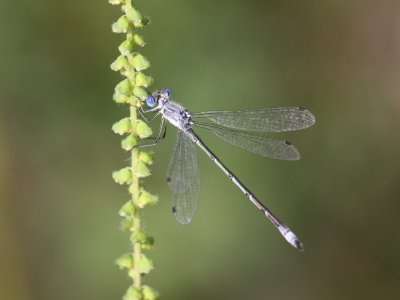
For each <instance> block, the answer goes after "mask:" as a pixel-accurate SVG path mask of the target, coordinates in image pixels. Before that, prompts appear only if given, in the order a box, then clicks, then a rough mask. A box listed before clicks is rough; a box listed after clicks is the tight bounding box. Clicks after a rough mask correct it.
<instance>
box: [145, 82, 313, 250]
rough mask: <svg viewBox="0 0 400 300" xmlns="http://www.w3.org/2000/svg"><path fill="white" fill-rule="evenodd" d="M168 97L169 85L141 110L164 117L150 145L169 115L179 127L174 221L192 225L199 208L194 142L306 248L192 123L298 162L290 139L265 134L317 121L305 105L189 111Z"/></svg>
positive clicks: (171, 173) (172, 175) (172, 169)
mask: <svg viewBox="0 0 400 300" xmlns="http://www.w3.org/2000/svg"><path fill="white" fill-rule="evenodd" d="M170 98H171V91H170V90H169V89H168V88H164V89H162V90H160V91H156V92H154V93H153V94H152V95H150V96H148V97H147V99H146V105H147V106H148V109H143V108H141V112H142V116H143V117H144V119H145V120H146V121H148V122H150V121H151V120H153V119H154V118H156V117H157V116H159V115H161V124H160V130H159V133H158V135H157V137H156V138H155V143H153V144H151V145H154V144H157V143H158V141H159V140H160V139H161V138H163V137H164V136H165V130H166V125H165V124H164V120H165V119H166V120H167V121H168V122H169V123H171V124H172V125H174V126H175V127H177V128H178V134H177V140H176V144H175V149H174V152H173V156H172V159H171V161H170V164H169V169H168V175H167V181H168V185H169V187H170V189H171V190H172V193H173V198H174V200H173V206H172V211H173V214H174V216H175V218H176V220H177V221H178V222H179V223H181V224H188V223H190V222H191V221H192V218H193V216H194V214H195V212H196V208H197V204H198V200H199V191H200V179H199V178H200V177H199V169H198V166H197V159H196V153H195V145H197V146H199V147H200V149H201V150H203V151H204V152H205V153H206V154H207V155H208V157H210V158H211V160H212V161H213V162H214V163H215V164H216V165H217V166H218V167H219V168H220V169H221V170H222V171H223V172H224V173H225V174H226V175H227V176H228V177H229V179H230V180H231V181H232V182H233V183H234V184H235V185H236V186H237V187H238V188H239V189H240V190H241V191H242V192H243V193H244V194H245V196H246V197H247V198H248V199H249V200H250V201H251V202H252V203H253V204H254V205H255V206H256V207H257V208H258V209H259V210H261V211H262V212H263V213H264V214H265V216H266V217H267V218H268V219H269V220H270V221H271V222H272V224H273V225H274V226H275V227H276V228H277V229H278V230H279V232H280V233H281V234H282V236H283V237H284V238H285V239H286V240H287V241H288V242H289V243H290V244H291V245H292V246H293V247H295V248H297V249H299V250H303V244H302V243H301V242H300V240H299V239H298V238H297V236H296V235H295V234H294V233H293V231H291V230H290V229H289V227H287V226H286V225H285V224H284V223H283V222H282V221H280V220H279V219H278V218H277V217H276V216H275V215H274V214H273V213H272V212H271V211H270V210H269V209H268V208H267V207H266V206H265V205H264V204H263V203H262V202H261V201H260V200H258V199H257V198H256V196H254V194H253V193H252V192H251V191H250V190H249V189H248V188H247V187H246V186H245V185H244V184H243V183H241V182H240V180H239V179H238V178H237V177H236V175H234V174H233V172H231V171H230V170H229V169H228V168H227V167H226V166H225V165H224V164H223V163H222V162H221V160H220V159H219V158H218V157H217V156H216V155H215V154H214V153H213V152H212V151H211V150H210V149H209V148H208V147H207V146H206V145H205V144H204V143H203V141H202V140H201V139H200V137H199V136H198V135H197V134H196V133H195V132H194V130H193V127H194V126H197V127H199V128H204V129H208V130H210V131H211V132H212V133H214V134H215V135H216V136H218V137H220V138H221V139H223V140H225V141H227V142H228V143H231V144H233V145H235V146H238V147H240V148H243V149H245V150H248V151H251V152H253V153H256V154H259V155H262V156H265V157H270V158H274V159H283V160H298V159H299V158H300V155H299V152H298V151H297V149H296V148H295V147H294V146H293V145H292V144H291V143H289V142H288V141H285V140H279V139H273V138H269V137H266V136H264V135H263V134H262V133H263V132H284V131H294V130H300V129H304V128H307V127H309V126H311V125H313V124H314V122H315V118H314V116H313V115H312V114H311V112H309V111H308V110H306V109H305V108H302V107H278V108H265V109H256V110H239V111H208V112H200V113H190V112H189V111H187V110H186V109H185V108H184V107H183V106H181V105H180V104H177V103H175V102H172V101H170ZM148 112H155V113H156V114H155V115H154V116H153V117H152V118H151V119H148V118H146V116H145V113H148ZM195 119H207V120H209V121H211V122H198V121H195ZM163 132H164V134H163ZM146 146H149V145H146Z"/></svg>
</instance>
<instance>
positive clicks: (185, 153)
mask: <svg viewBox="0 0 400 300" xmlns="http://www.w3.org/2000/svg"><path fill="white" fill-rule="evenodd" d="M195 147H196V145H195V144H194V143H193V142H192V141H191V139H190V138H189V137H188V136H187V135H186V134H185V133H184V132H183V131H181V130H178V133H177V139H176V144H175V149H174V153H173V156H172V158H171V161H170V164H169V168H168V174H167V181H168V185H169V187H170V189H171V191H172V194H173V198H174V200H173V206H172V211H173V213H174V216H175V218H176V220H177V221H178V222H179V223H181V224H189V223H190V222H191V221H192V219H193V217H194V214H195V213H196V209H197V205H198V202H199V192H200V176H199V168H198V165H197V159H196V149H195Z"/></svg>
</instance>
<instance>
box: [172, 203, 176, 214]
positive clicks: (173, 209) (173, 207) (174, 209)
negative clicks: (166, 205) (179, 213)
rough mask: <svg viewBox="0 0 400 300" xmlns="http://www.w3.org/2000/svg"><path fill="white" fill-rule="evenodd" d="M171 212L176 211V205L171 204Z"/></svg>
mask: <svg viewBox="0 0 400 300" xmlns="http://www.w3.org/2000/svg"><path fill="white" fill-rule="evenodd" d="M172 213H173V214H175V213H176V206H175V205H173V206H172Z"/></svg>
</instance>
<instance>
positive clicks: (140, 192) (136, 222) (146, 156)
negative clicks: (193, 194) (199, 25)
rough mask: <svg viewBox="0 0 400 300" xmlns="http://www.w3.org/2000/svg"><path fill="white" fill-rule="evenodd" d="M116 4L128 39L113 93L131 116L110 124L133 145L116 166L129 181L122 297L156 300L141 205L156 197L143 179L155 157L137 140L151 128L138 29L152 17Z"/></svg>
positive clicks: (123, 0)
mask: <svg viewBox="0 0 400 300" xmlns="http://www.w3.org/2000/svg"><path fill="white" fill-rule="evenodd" d="M109 2H110V3H111V4H113V5H121V8H122V11H123V15H122V16H121V17H120V18H119V19H118V20H117V21H116V22H115V23H114V24H113V25H112V30H113V31H114V32H115V33H124V34H126V39H125V40H124V41H123V42H122V43H121V44H120V45H119V47H118V49H119V51H120V55H119V57H118V58H117V59H116V60H115V61H114V62H113V63H112V64H111V69H112V70H114V71H116V72H120V74H121V75H122V76H123V77H125V78H124V79H123V80H122V81H121V82H120V83H118V84H117V86H116V87H115V92H114V96H113V99H114V101H115V102H117V103H124V104H128V105H129V112H130V115H129V118H123V119H121V120H120V121H118V122H116V123H115V124H114V125H113V127H112V129H113V130H114V132H115V133H116V134H119V135H126V136H125V138H124V139H123V140H122V142H121V146H122V148H123V149H124V150H126V151H130V157H131V164H130V166H128V167H125V168H122V169H120V170H118V171H115V172H113V178H114V180H115V182H117V183H119V184H127V185H129V193H130V199H129V201H128V202H126V203H125V204H124V205H123V206H122V208H121V209H120V212H119V214H120V216H121V217H123V218H124V219H123V220H122V221H121V229H122V230H124V231H129V232H130V234H131V236H130V241H131V252H130V253H126V254H124V255H122V256H121V257H120V258H119V259H117V261H116V264H117V266H118V267H120V268H121V269H127V271H128V275H129V277H131V279H132V285H131V286H130V287H129V288H128V290H127V291H126V293H125V295H124V297H123V299H124V300H154V299H157V298H158V293H157V292H156V291H155V290H153V289H152V288H150V287H149V286H146V285H142V276H143V274H147V273H149V272H150V271H151V270H152V269H153V262H152V261H151V260H150V259H149V258H148V257H146V255H144V253H143V251H142V250H148V249H151V248H152V246H153V242H154V241H153V238H152V237H151V236H148V235H147V234H146V233H144V232H143V231H142V228H141V219H140V217H141V210H142V209H143V208H144V207H145V206H147V205H150V204H155V203H156V202H157V200H158V198H157V197H156V196H154V195H152V194H150V193H149V192H147V191H145V190H144V188H143V186H142V185H141V184H140V183H139V179H140V178H143V177H147V176H149V175H150V170H149V169H148V165H151V163H152V157H151V155H150V153H148V152H146V151H145V150H143V149H141V150H139V148H138V145H139V140H140V139H142V138H146V137H149V136H151V134H152V132H151V128H149V127H148V125H147V124H146V123H145V122H143V121H142V120H140V119H138V115H137V107H138V106H139V105H140V103H138V102H142V103H143V101H144V100H145V99H146V97H147V96H148V95H147V92H146V88H147V87H148V86H149V85H150V84H151V83H152V78H151V77H150V76H148V75H146V74H144V73H143V71H144V70H145V69H147V68H149V66H150V63H149V61H148V60H147V59H146V58H145V57H144V56H143V55H141V54H140V53H139V52H138V51H137V48H138V47H143V46H144V44H145V43H144V40H143V38H142V37H141V36H140V35H138V34H137V32H136V31H137V29H139V28H142V27H144V26H145V25H147V24H148V23H149V18H147V17H144V16H142V15H141V14H140V12H139V11H138V10H137V8H136V7H135V6H133V5H132V1H131V0H109Z"/></svg>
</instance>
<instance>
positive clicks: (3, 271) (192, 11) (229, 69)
mask: <svg viewBox="0 0 400 300" xmlns="http://www.w3.org/2000/svg"><path fill="white" fill-rule="evenodd" d="M136 2H137V4H138V5H139V8H140V11H141V12H142V13H144V14H147V15H149V16H151V18H152V24H151V26H148V27H147V28H146V29H145V30H144V31H143V32H142V34H143V35H144V36H145V39H146V41H147V46H146V47H145V48H144V49H143V50H142V51H141V52H142V53H143V54H144V55H145V56H146V57H148V58H149V59H150V61H151V63H152V67H151V69H149V72H148V73H149V74H151V75H152V76H153V77H154V79H155V83H154V84H153V86H152V88H154V89H156V88H160V87H164V86H168V87H170V88H171V89H172V90H173V93H174V98H175V100H176V101H178V102H180V103H182V104H184V105H185V106H186V107H187V108H189V109H190V110H192V111H203V110H210V109H238V108H261V107H267V106H299V105H301V106H305V107H307V108H309V109H310V110H311V111H312V112H313V113H314V114H315V115H316V118H317V123H316V125H315V126H314V127H312V128H309V129H307V130H304V131H300V132H295V133H290V134H283V135H280V136H282V137H284V138H286V139H289V140H290V141H291V142H293V143H294V144H295V145H297V146H298V148H299V150H300V151H301V153H302V159H301V160H300V161H299V162H285V161H274V160H269V159H264V158H260V157H256V156H254V155H252V154H248V153H246V152H245V151H242V150H240V149H236V148H234V147H233V146H231V145H226V144H225V143H224V142H222V141H219V140H218V139H217V138H215V137H213V136H210V135H209V134H207V133H203V132H202V134H203V136H204V140H205V141H206V142H207V143H208V144H209V145H210V147H211V148H212V149H213V150H214V151H215V152H216V154H217V155H220V156H221V157H222V158H223V160H224V161H225V162H226V164H227V165H228V166H230V167H231V168H232V170H234V171H235V172H237V173H238V174H239V177H240V178H241V179H242V181H243V182H244V183H246V184H247V185H248V186H249V187H250V188H251V189H252V190H253V191H254V193H255V194H256V195H258V196H259V198H260V199H262V200H263V201H264V202H265V203H266V204H268V205H269V207H270V208H271V209H272V210H273V211H275V212H276V214H277V215H278V216H280V217H281V218H282V219H283V220H285V221H286V223H287V224H288V225H289V226H290V227H292V228H293V229H294V231H295V232H296V233H297V234H298V236H299V237H300V238H301V239H302V241H303V242H304V244H305V247H306V250H305V252H303V253H299V252H297V251H296V250H294V249H293V248H291V247H290V246H289V245H288V244H287V243H286V242H285V241H284V240H283V239H282V238H281V236H280V235H279V233H277V231H276V230H275V229H274V228H273V226H271V224H269V222H267V221H266V220H265V219H264V218H263V217H262V215H261V214H260V213H259V212H258V211H257V210H256V209H255V208H254V207H253V206H252V205H251V204H249V203H248V201H247V200H246V199H245V197H244V196H243V195H242V194H241V193H240V191H239V190H238V189H237V188H236V187H235V186H233V185H232V184H231V183H230V182H229V180H227V178H226V177H225V176H224V175H223V174H222V172H220V171H219V170H218V169H217V168H216V167H215V166H214V165H213V164H212V162H210V161H209V160H208V159H207V158H206V157H205V155H203V154H202V153H200V152H198V156H199V164H200V169H201V174H202V177H201V180H202V186H201V204H200V208H199V210H198V213H197V216H196V218H195V220H194V221H193V223H192V224H191V225H190V226H180V225H178V224H177V223H176V222H175V220H174V218H173V216H172V215H171V213H170V206H171V200H172V199H171V193H170V191H169V190H168V187H167V184H166V182H165V173H166V170H167V165H168V159H169V156H170V154H171V151H172V147H173V144H174V140H175V129H172V128H170V129H169V131H168V136H167V139H166V141H164V142H162V143H161V144H160V145H159V146H158V147H157V148H155V149H153V150H154V152H155V162H154V165H153V166H152V172H153V176H151V177H149V178H148V179H146V182H145V185H146V187H147V188H148V189H149V190H150V191H151V192H153V193H155V194H158V195H159V197H160V203H159V204H158V205H157V206H154V207H150V208H147V209H146V211H145V213H144V220H145V221H144V222H145V227H146V230H147V232H148V233H150V234H152V235H153V236H154V237H155V240H156V246H155V249H154V250H152V251H151V252H150V253H149V255H150V256H151V257H152V258H153V259H154V262H155V265H156V269H155V270H154V271H153V272H152V273H151V274H149V275H148V276H147V277H146V278H145V282H146V283H147V284H149V285H151V286H153V287H154V288H156V289H157V290H158V291H159V292H160V293H161V296H162V299H176V300H179V299H278V300H279V299H285V300H286V299H297V300H300V299H308V300H309V299H324V300H329V299H364V300H365V299H400V258H399V256H400V255H399V254H400V232H399V231H400V197H399V195H400V158H399V155H400V138H399V130H400V99H399V97H400V81H399V80H400V3H399V1H385V0H383V1H363V0H359V1H357V0H350V1H340V0H337V1H334V0H332V1H311V0H306V1H294V0H291V1H290V0H286V1H285V0H283V1H281V0H280V1H278V0H276V1H261V0H250V1H249V0H247V1H244V0H230V1H227V0H225V1H224V0H223V1H211V0H203V1H184V0H169V1H136ZM119 15H120V13H119V10H118V8H117V7H113V6H111V5H109V4H108V3H107V1H94V0H87V1H49V0H38V1H28V0H22V1H6V0H1V1H0V37H1V40H0V45H1V46H0V66H1V67H0V75H1V77H0V99H1V100H0V101H1V102H0V299H12V300H31V299H32V300H39V299H40V300H47V299H59V300H64V299H65V300H66V299H98V300H102V299H120V297H121V295H122V294H123V293H124V291H125V289H126V288H127V287H128V284H129V280H128V278H127V276H126V274H125V272H123V271H119V270H117V269H116V268H115V266H114V265H113V262H114V260H115V259H116V258H117V257H119V256H120V255H121V254H122V253H124V252H125V251H126V250H127V249H128V247H129V243H128V235H127V234H125V233H122V232H120V231H119V230H118V223H119V221H120V218H119V217H118V215H117V212H118V210H119V208H120V206H121V205H122V204H123V203H124V202H125V201H126V200H127V199H128V194H127V191H126V190H125V189H124V188H123V187H120V186H118V185H116V184H115V183H114V182H113V181H112V179H111V172H112V171H113V170H116V169H119V168H121V167H123V166H125V165H126V164H127V162H126V159H127V154H125V153H124V152H123V151H122V150H121V149H120V146H119V142H120V141H119V140H120V138H119V137H118V136H116V135H114V134H113V133H112V131H111V129H110V127H111V125H112V124H113V123H114V122H115V121H116V120H119V119H120V118H122V117H124V116H126V115H127V114H128V111H127V108H126V107H123V106H119V105H117V104H115V103H113V102H112V100H111V96H112V93H113V89H114V86H115V84H116V83H117V82H118V81H119V80H120V77H119V75H118V74H116V73H114V72H112V71H111V70H110V69H109V65H110V63H111V62H112V61H113V60H114V58H115V57H116V56H117V53H118V52H117V46H118V45H119V42H120V41H121V40H122V36H118V35H115V34H112V33H111V29H110V28H111V23H112V22H114V21H115V20H116V19H117V18H118V17H119Z"/></svg>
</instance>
